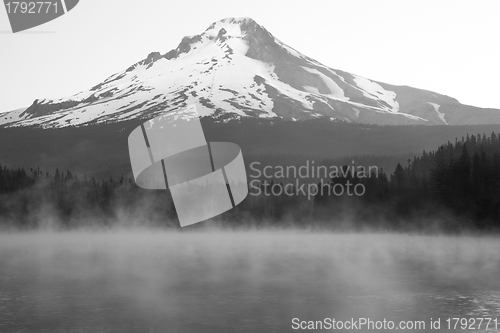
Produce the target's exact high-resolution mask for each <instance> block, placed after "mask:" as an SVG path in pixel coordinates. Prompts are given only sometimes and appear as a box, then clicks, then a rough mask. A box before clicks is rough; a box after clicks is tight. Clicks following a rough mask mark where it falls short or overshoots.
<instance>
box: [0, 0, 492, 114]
mask: <svg viewBox="0 0 500 333" xmlns="http://www.w3.org/2000/svg"><path fill="white" fill-rule="evenodd" d="M499 13H500V1H497V0H491V1H488V0H474V1H472V0H471V1H468V0H450V1H449V0H433V1H422V0H418V1H404V0H380V1H375V0H370V1H369V0H366V1H356V0H349V1H348V0H345V1H344V0H342V1H340V0H326V1H319V0H310V1H295V0H292V1H290V0H288V1H281V0H280V1H273V0H265V1H261V0H256V1H248V0H246V1H236V0H228V1H226V0H214V1H206V0H203V1H198V0H196V1H195V0H181V1H167V0H140V1H133V2H132V1H125V0H80V3H79V4H78V6H76V7H75V8H74V9H73V10H72V11H70V12H69V13H68V14H66V15H64V16H63V17H61V18H59V19H56V20H54V21H52V22H49V23H47V24H44V25H42V26H39V27H36V28H33V29H31V30H29V31H27V32H24V33H18V34H12V33H11V32H10V26H9V23H8V19H7V14H6V11H5V10H4V9H3V8H0V54H1V61H0V91H1V94H0V112H2V111H9V110H13V109H17V108H21V107H27V106H29V105H31V104H32V102H33V100H35V99H36V98H40V99H43V98H60V97H64V96H69V95H73V94H75V93H78V92H80V91H82V90H86V89H89V88H90V87H92V86H94V85H95V84H97V83H99V82H101V81H103V80H104V79H105V78H107V77H108V76H109V75H111V74H114V73H116V72H119V71H122V70H125V69H126V68H127V67H128V66H130V65H131V64H133V63H135V62H137V61H139V60H142V59H144V58H145V57H146V56H147V55H148V54H149V53H150V52H153V51H159V52H161V53H162V54H163V53H166V52H167V51H169V50H171V49H173V48H175V47H177V45H178V44H179V42H180V40H181V39H182V37H183V36H186V35H195V34H199V33H201V32H203V31H204V30H205V29H206V28H207V27H208V26H209V25H210V24H211V23H212V22H214V21H217V20H220V19H222V18H225V17H251V18H253V19H254V20H256V21H257V22H258V23H259V24H261V25H263V26H264V27H265V28H266V29H267V30H269V31H270V32H271V33H272V34H273V35H274V36H276V37H277V38H279V39H280V40H281V41H283V42H285V43H286V44H288V45H290V46H291V47H293V48H295V49H297V50H298V51H300V52H302V53H304V54H306V55H308V56H310V57H312V58H314V59H316V60H318V61H320V62H321V63H323V64H325V65H327V66H329V67H333V68H336V69H341V70H344V71H347V72H351V73H355V74H358V75H361V76H364V77H367V78H370V79H373V80H377V81H382V82H386V83H390V84H396V85H409V86H413V87H417V88H422V89H427V90H432V91H435V92H438V93H442V94H445V95H449V96H452V97H454V98H456V99H458V100H459V101H460V102H462V103H464V104H469V105H474V106H479V107H493V108H499V109H500V84H499V78H500V65H499V59H500V42H499V33H500V19H499Z"/></svg>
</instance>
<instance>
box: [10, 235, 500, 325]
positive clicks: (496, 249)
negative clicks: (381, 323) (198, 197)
mask: <svg viewBox="0 0 500 333" xmlns="http://www.w3.org/2000/svg"><path fill="white" fill-rule="evenodd" d="M449 317H459V318H479V317H485V318H498V320H499V328H500V240H499V239H497V238H487V237H480V238H474V237H435V236H408V235H380V234H377V235H373V234H319V233H318V234H315V233H303V232H285V231H281V232H279V231H271V232H261V231H259V232H222V231H220V232H196V233H192V232H191V233H175V232H164V231H114V232H99V233H91V232H71V233H29V234H9V235H7V234H3V235H0V332H2V333H3V332H50V333H58V332H93V333H94V332H134V333H136V332H147V333H150V332H168V333H170V332H174V333H175V332H188V333H197V332H206V333H211V332H214V333H215V332H217V333H220V332H266V333H267V332H297V330H293V329H292V319H293V318H299V319H300V320H306V321H308V320H323V319H324V318H336V319H338V320H350V319H351V318H355V319H357V318H369V319H371V320H373V321H376V320H383V319H384V318H385V319H386V320H392V321H394V322H396V323H399V321H400V320H404V321H412V320H423V321H425V322H426V328H425V329H424V330H420V332H428V331H430V326H429V322H430V320H431V318H433V319H437V318H441V325H442V328H443V326H444V320H445V319H446V318H449ZM327 331H329V332H333V331H332V330H316V331H315V332H327ZM363 331H368V332H369V331H370V330H358V332H363ZM399 331H400V332H402V331H404V330H399ZM415 331H418V330H411V331H410V330H408V332H415ZM434 331H436V330H434ZM442 331H446V330H445V329H444V328H443V329H442ZM452 331H453V330H452ZM456 331H457V332H487V331H488V332H496V331H500V330H495V329H494V328H493V327H492V326H490V329H489V330H485V327H484V324H483V327H482V328H481V329H477V328H471V329H466V330H456ZM309 332H311V331H309Z"/></svg>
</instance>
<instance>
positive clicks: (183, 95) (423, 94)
mask: <svg viewBox="0 0 500 333" xmlns="http://www.w3.org/2000/svg"><path fill="white" fill-rule="evenodd" d="M190 104H196V105H198V106H200V110H202V112H200V115H202V116H211V117H213V118H215V119H223V120H224V121H225V120H230V119H238V118H242V117H254V118H280V119H283V120H292V121H296V120H304V119H314V118H325V119H327V120H330V121H331V120H342V121H347V122H361V123H375V124H480V123H500V112H498V110H478V109H475V108H472V107H467V106H463V105H461V104H460V103H458V102H457V101H456V100H454V99H451V98H449V97H447V96H443V95H439V94H436V93H433V92H429V91H423V90H419V89H414V88H410V87H397V86H392V85H388V84H384V83H381V82H376V81H372V80H369V79H366V78H363V77H360V76H358V75H355V74H351V73H347V72H344V71H341V70H337V69H333V68H331V67H327V66H325V65H323V64H321V63H319V62H318V61H316V60H314V59H312V58H310V57H307V56H306V55H304V54H303V53H300V52H299V51H297V50H295V49H294V48H292V47H290V46H288V45H287V44H285V43H283V42H282V41H280V40H279V39H278V38H275V37H274V36H273V35H272V34H271V33H270V32H269V31H267V30H266V29H265V28H264V27H263V26H261V25H260V24H258V23H257V22H256V21H254V20H253V19H251V18H249V17H243V18H234V17H229V18H224V19H222V20H219V21H216V22H214V23H212V24H210V26H209V27H208V28H207V29H206V30H205V31H203V32H201V33H200V34H198V35H195V36H186V37H184V38H182V40H181V41H180V43H179V44H178V46H177V47H176V48H174V49H172V50H170V51H169V52H167V53H165V54H161V53H159V52H152V53H149V55H148V56H147V57H146V58H145V59H143V60H141V61H139V62H137V63H136V64H134V65H132V66H130V67H129V68H128V69H126V70H125V71H122V72H119V73H116V74H113V75H111V76H110V77H108V78H107V79H106V80H105V81H103V82H101V83H99V84H97V85H95V86H94V87H92V88H91V89H89V90H87V91H83V92H80V93H78V94H76V95H73V96H70V97H66V98H61V99H57V100H47V99H40V100H36V101H35V102H34V103H33V105H31V106H30V107H29V108H28V109H26V110H25V111H19V112H17V111H16V112H12V113H9V114H7V115H3V116H2V117H1V118H0V126H1V125H2V124H11V125H12V126H30V125H38V126H43V127H64V126H70V125H73V126H79V125H83V124H91V123H105V122H118V121H124V120H128V119H135V118H149V117H152V116H155V115H157V114H159V113H164V112H171V111H178V110H181V109H182V108H184V107H186V106H187V105H190ZM471 110H473V111H474V112H470V111H471Z"/></svg>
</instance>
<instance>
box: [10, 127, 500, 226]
mask: <svg viewBox="0 0 500 333" xmlns="http://www.w3.org/2000/svg"><path fill="white" fill-rule="evenodd" d="M347 167H348V166H345V168H347ZM339 184H340V185H348V184H349V185H350V186H356V185H357V184H362V185H363V188H364V189H365V191H363V193H362V195H349V194H348V193H345V192H344V193H342V195H338V193H336V192H335V191H332V189H333V188H334V187H336V186H339ZM317 185H318V188H322V189H323V191H319V192H318V193H316V194H315V195H314V196H313V199H312V200H309V199H310V198H308V197H307V196H304V195H301V194H300V192H294V193H297V194H296V195H288V194H286V193H285V191H276V187H278V188H279V187H282V188H284V187H285V186H286V184H284V183H280V182H279V180H271V181H270V182H269V183H266V184H262V185H261V186H262V190H263V191H261V192H260V194H259V195H249V196H248V197H247V198H246V199H245V200H244V201H243V202H242V203H241V204H240V205H238V206H237V207H236V208H234V209H232V210H230V211H228V212H226V213H224V214H222V215H220V216H218V217H216V218H214V219H213V221H212V223H217V224H220V225H222V226H226V227H241V226H252V227H253V226H257V227H259V226H277V227H281V226H296V227H306V228H315V227H318V228H329V229H330V228H331V229H357V230H359V229H381V230H399V231H422V230H431V231H432V230H439V231H446V232H458V231H461V230H479V231H490V230H498V229H499V228H500V137H499V136H498V135H497V134H495V133H492V134H491V135H490V136H486V135H484V134H483V135H481V134H477V135H471V136H469V135H467V136H466V137H463V138H461V139H460V140H459V139H457V140H455V142H453V143H452V142H447V143H446V144H443V145H441V146H440V147H438V149H437V150H435V151H431V152H426V151H423V152H422V154H421V155H420V156H415V157H414V158H413V159H408V160H407V161H406V162H405V163H403V164H397V166H396V168H395V170H394V171H393V172H392V173H391V174H389V175H387V174H386V173H385V172H384V170H382V169H379V170H378V173H377V174H373V175H371V176H370V177H358V175H357V174H356V173H354V174H351V173H348V172H346V173H341V176H339V177H335V178H332V179H329V180H324V181H322V182H321V183H319V184H317ZM266 187H267V188H266ZM271 188H273V189H274V191H271V190H270V189H271ZM265 190H268V191H265ZM289 192H293V191H289ZM337 192H338V191H337ZM269 193H274V194H271V195H269ZM275 193H279V194H278V195H275ZM176 216H177V215H176V212H175V206H174V203H173V200H172V197H171V195H170V192H169V191H149V190H143V189H140V188H139V187H137V186H136V185H135V183H134V181H133V179H131V178H128V177H120V178H119V179H113V178H112V177H110V178H109V179H106V180H99V181H98V180H96V179H95V178H93V177H87V176H86V175H83V176H78V175H74V174H72V173H71V171H69V170H66V171H64V172H62V171H60V170H59V169H56V170H55V172H53V173H51V172H47V171H42V170H41V169H40V168H36V169H30V170H29V171H26V170H25V169H23V168H7V167H5V166H3V167H2V166H1V165H0V227H7V228H9V227H11V228H36V227H40V226H43V225H55V226H57V227H62V228H73V227H79V226H88V225H92V226H94V225H95V226H111V225H115V224H123V225H156V226H167V227H177V226H178V221H177V217H176Z"/></svg>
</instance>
